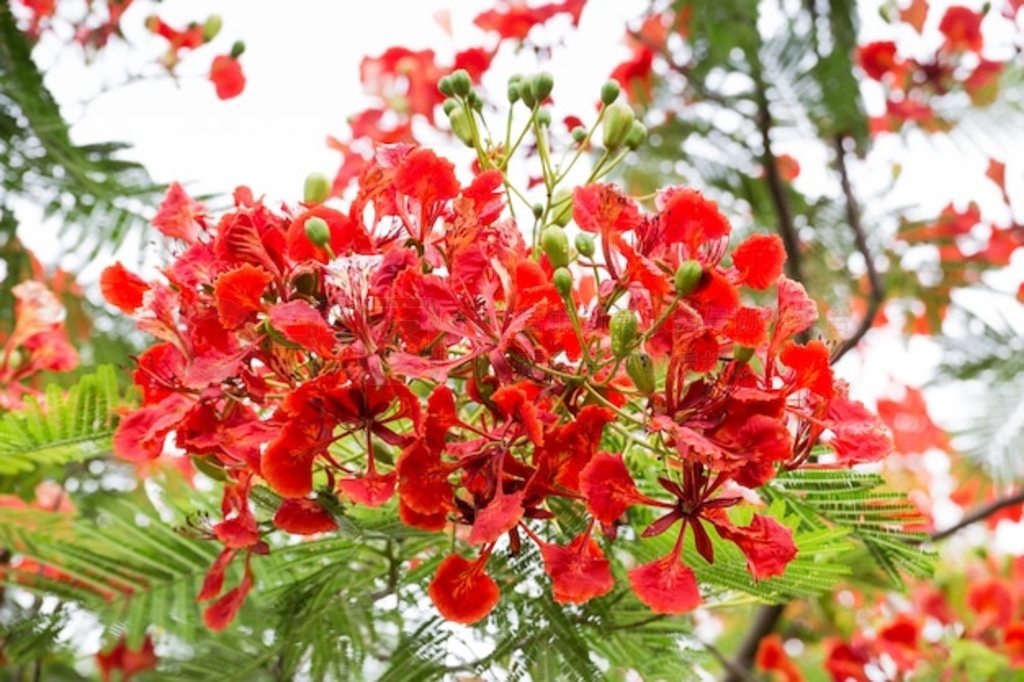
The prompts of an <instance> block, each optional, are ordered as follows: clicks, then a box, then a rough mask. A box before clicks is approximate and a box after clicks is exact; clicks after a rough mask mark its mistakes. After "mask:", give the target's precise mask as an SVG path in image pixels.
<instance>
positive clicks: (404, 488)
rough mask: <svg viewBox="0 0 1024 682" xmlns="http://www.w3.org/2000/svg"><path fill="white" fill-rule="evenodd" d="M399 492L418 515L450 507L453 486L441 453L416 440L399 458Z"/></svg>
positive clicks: (432, 513) (430, 513)
mask: <svg viewBox="0 0 1024 682" xmlns="http://www.w3.org/2000/svg"><path fill="white" fill-rule="evenodd" d="M396 471H397V473H398V495H399V497H401V499H402V502H403V503H404V504H405V505H407V506H408V507H409V509H411V510H412V511H415V512H416V513H418V514H426V515H437V514H444V513H445V512H447V511H448V509H449V508H450V507H451V506H452V496H453V495H454V489H453V488H452V484H451V483H449V482H448V474H449V473H450V471H451V469H450V468H449V467H448V466H446V465H445V464H444V462H442V461H441V453H440V451H439V450H435V449H433V448H431V447H429V446H428V445H427V444H426V443H425V442H424V441H422V440H417V441H415V442H414V443H413V444H412V445H410V446H409V447H407V448H406V449H405V450H404V451H403V452H402V455H401V457H399V458H398V465H397V467H396Z"/></svg>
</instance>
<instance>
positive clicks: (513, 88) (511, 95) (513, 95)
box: [508, 81, 519, 104]
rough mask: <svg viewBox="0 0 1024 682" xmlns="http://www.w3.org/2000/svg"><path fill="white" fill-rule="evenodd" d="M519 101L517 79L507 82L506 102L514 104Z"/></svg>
mask: <svg viewBox="0 0 1024 682" xmlns="http://www.w3.org/2000/svg"><path fill="white" fill-rule="evenodd" d="M518 101H519V81H509V82H508V102H509V104H515V103H516V102H518Z"/></svg>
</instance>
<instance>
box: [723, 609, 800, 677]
mask: <svg viewBox="0 0 1024 682" xmlns="http://www.w3.org/2000/svg"><path fill="white" fill-rule="evenodd" d="M785 610H786V605H785V604H772V605H770V606H762V607H761V608H759V609H758V610H757V615H756V616H754V623H753V624H752V625H751V626H750V629H749V630H747V634H745V635H743V641H742V642H740V646H739V648H738V649H737V650H736V653H735V654H734V655H733V659H732V663H730V664H729V665H727V666H726V669H727V670H726V674H725V677H723V678H722V682H743V681H744V680H748V679H750V672H749V671H750V670H753V668H754V657H755V656H757V649H758V647H759V646H761V640H762V639H764V638H765V637H767V636H768V635H770V634H771V633H772V630H774V629H775V626H776V625H778V623H779V620H781V618H782V612H783V611H785Z"/></svg>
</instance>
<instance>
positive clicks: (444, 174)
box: [395, 148, 461, 227]
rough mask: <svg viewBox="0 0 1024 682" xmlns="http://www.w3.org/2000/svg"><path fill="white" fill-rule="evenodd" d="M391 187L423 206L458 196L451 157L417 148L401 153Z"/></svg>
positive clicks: (457, 184) (457, 185)
mask: <svg viewBox="0 0 1024 682" xmlns="http://www.w3.org/2000/svg"><path fill="white" fill-rule="evenodd" d="M395 189H396V190H398V191H399V192H401V193H402V194H404V195H406V196H409V197H412V198H414V199H416V200H417V201H418V202H419V204H420V206H421V207H425V208H426V207H430V206H432V205H433V204H435V203H437V202H441V201H445V200H447V199H452V198H454V197H456V196H458V194H459V190H460V189H461V188H460V187H459V181H458V179H457V178H456V177H455V166H453V165H452V162H451V161H449V160H448V159H443V158H441V157H440V156H438V155H437V154H435V153H434V152H432V151H430V150H429V149H423V148H420V149H416V150H414V151H412V152H410V153H409V155H408V156H407V157H405V160H404V161H403V162H402V165H401V166H400V167H399V169H398V173H397V174H396V175H395ZM421 227H426V226H421Z"/></svg>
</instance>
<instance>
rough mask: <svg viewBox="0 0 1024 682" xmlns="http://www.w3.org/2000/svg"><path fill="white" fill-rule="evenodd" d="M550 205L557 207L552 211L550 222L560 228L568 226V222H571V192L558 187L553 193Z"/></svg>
mask: <svg viewBox="0 0 1024 682" xmlns="http://www.w3.org/2000/svg"><path fill="white" fill-rule="evenodd" d="M551 205H552V206H557V207H558V208H556V209H554V215H552V216H551V222H553V223H554V224H555V225H558V226H560V227H565V226H566V225H568V224H569V221H570V220H572V190H571V189H569V188H568V187H560V188H559V189H558V190H557V191H555V196H554V200H553V201H552V203H551Z"/></svg>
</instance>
